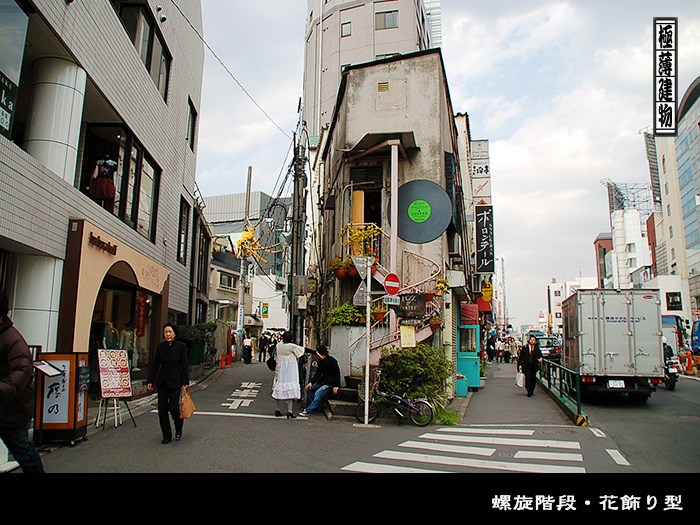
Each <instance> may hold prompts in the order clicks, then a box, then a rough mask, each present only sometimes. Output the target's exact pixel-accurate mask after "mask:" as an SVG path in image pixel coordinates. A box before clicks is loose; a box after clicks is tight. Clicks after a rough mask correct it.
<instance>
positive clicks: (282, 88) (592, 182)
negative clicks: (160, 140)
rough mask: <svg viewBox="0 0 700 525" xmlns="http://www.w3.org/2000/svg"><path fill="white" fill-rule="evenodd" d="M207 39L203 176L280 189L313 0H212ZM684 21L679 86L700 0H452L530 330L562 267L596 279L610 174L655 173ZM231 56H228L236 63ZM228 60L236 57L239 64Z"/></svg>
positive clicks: (467, 107)
mask: <svg viewBox="0 0 700 525" xmlns="http://www.w3.org/2000/svg"><path fill="white" fill-rule="evenodd" d="M202 9H203V16H204V38H205V40H206V42H207V44H208V46H209V47H210V48H211V50H212V51H213V52H211V51H209V50H207V61H206V68H205V78H204V88H203V97H204V98H203V101H202V106H201V110H200V115H201V117H200V130H199V133H200V135H199V146H198V184H199V187H200V189H201V191H202V194H203V195H204V196H205V197H206V196H210V195H219V194H227V193H239V192H243V191H245V183H246V177H247V172H248V166H252V168H253V182H252V189H253V190H254V191H257V190H260V191H265V192H267V193H269V194H276V193H277V192H278V191H279V189H280V184H281V182H280V181H281V180H282V179H283V177H284V175H285V174H286V172H287V168H288V165H289V160H290V157H289V149H290V146H291V144H292V140H291V137H292V134H293V132H294V130H295V129H296V125H297V121H298V118H299V116H298V114H297V107H298V102H299V98H300V97H301V85H302V82H301V79H302V69H303V41H304V29H305V21H306V16H307V13H306V9H307V0H268V1H267V2H249V1H242V0H202ZM655 16H672V17H678V19H679V22H678V25H679V53H678V60H679V69H678V84H679V97H680V96H682V94H683V92H685V89H686V88H687V87H688V86H689V85H690V83H691V82H692V81H693V80H694V79H695V78H696V77H698V76H700V2H698V1H697V0H664V1H663V2H660V1H649V0H614V1H611V0H607V1H603V0H585V1H584V0H578V1H569V2H566V1H561V0H527V1H522V0H497V1H493V2H483V1H473V0H442V27H443V46H442V52H443V56H444V60H445V66H446V70H447V77H448V82H449V88H450V93H451V96H452V102H453V105H454V109H455V111H457V112H466V113H468V114H469V116H470V123H471V131H472V138H473V139H488V140H489V143H490V160H491V169H492V193H493V204H494V213H495V221H496V222H495V243H496V251H497V254H498V255H499V256H501V257H502V258H503V259H504V261H505V266H506V283H507V290H506V293H507V300H508V308H509V314H510V316H511V318H512V323H513V324H514V325H515V326H519V325H522V324H532V323H536V322H537V317H538V311H539V309H540V308H544V307H546V304H547V303H546V287H547V284H548V283H549V282H551V280H552V279H557V280H558V281H565V280H572V279H575V278H576V277H578V276H583V277H593V276H595V262H594V251H593V241H594V240H595V238H596V236H597V235H598V234H599V233H601V232H605V231H609V230H610V220H609V213H608V201H607V192H606V189H605V187H604V186H603V185H602V184H601V180H603V179H611V180H613V181H615V182H618V183H648V182H649V170H648V164H647V159H646V154H645V149H644V142H643V137H642V135H641V134H640V131H641V130H644V129H647V128H649V127H650V126H651V125H652V109H653V108H652V102H653V98H652V87H653V86H652V46H653V40H652V22H653V18H654V17H655ZM222 64H223V66H222ZM224 66H225V67H224Z"/></svg>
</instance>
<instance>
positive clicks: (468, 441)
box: [342, 426, 612, 474]
mask: <svg viewBox="0 0 700 525" xmlns="http://www.w3.org/2000/svg"><path fill="white" fill-rule="evenodd" d="M549 434H552V432H550V433H549ZM554 434H555V438H551V439H550V438H549V437H548V435H547V432H543V429H542V428H538V427H537V426H532V427H530V428H520V427H517V428H516V427H509V426H500V427H499V426H464V427H441V428H437V429H434V430H433V429H431V430H430V431H428V432H425V433H424V434H421V435H420V436H418V438H417V439H411V440H407V441H404V442H401V443H399V444H398V445H397V446H396V450H392V449H387V450H382V451H380V452H378V453H376V454H374V455H373V456H372V458H371V460H369V461H356V462H354V463H351V464H349V465H347V466H345V467H343V468H342V470H343V471H346V472H364V473H381V472H416V473H420V472H425V473H437V472H469V471H475V472H476V471H493V472H504V471H505V472H524V473H553V474H561V473H567V474H571V473H585V472H586V467H585V465H584V454H583V450H582V446H581V442H580V440H578V439H570V437H563V438H562V437H559V436H556V433H554ZM574 437H576V436H575V435H574ZM608 453H610V452H609V451H608ZM611 456H612V454H611Z"/></svg>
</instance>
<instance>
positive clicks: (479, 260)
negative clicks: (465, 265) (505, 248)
mask: <svg viewBox="0 0 700 525" xmlns="http://www.w3.org/2000/svg"><path fill="white" fill-rule="evenodd" d="M475 213H476V273H494V271H495V269H496V264H495V256H494V249H493V206H491V205H488V206H484V205H477V206H475Z"/></svg>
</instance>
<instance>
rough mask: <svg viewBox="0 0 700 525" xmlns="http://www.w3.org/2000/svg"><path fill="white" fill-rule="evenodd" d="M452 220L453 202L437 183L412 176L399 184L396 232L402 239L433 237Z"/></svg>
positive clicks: (414, 240)
mask: <svg viewBox="0 0 700 525" xmlns="http://www.w3.org/2000/svg"><path fill="white" fill-rule="evenodd" d="M451 220H452V202H451V201H450V197H449V195H447V192H446V191H445V190H444V189H443V188H442V187H441V186H440V185H438V184H436V183H434V182H432V181H429V180H414V181H411V182H407V183H406V184H404V185H402V186H401V187H400V188H399V228H398V235H399V237H401V238H402V239H403V240H404V241H407V242H412V243H415V244H424V243H427V242H430V241H433V240H435V239H437V238H438V237H440V235H442V234H443V233H444V231H445V230H446V229H447V227H448V226H449V224H450V221H451Z"/></svg>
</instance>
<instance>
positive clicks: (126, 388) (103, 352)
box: [97, 348, 132, 398]
mask: <svg viewBox="0 0 700 525" xmlns="http://www.w3.org/2000/svg"><path fill="white" fill-rule="evenodd" d="M97 361H98V366H99V371H100V391H101V393H102V397H103V398H120V397H131V395H132V391H131V374H130V372H129V358H128V355H127V352H126V350H120V349H114V348H102V349H99V350H98V351H97Z"/></svg>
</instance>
